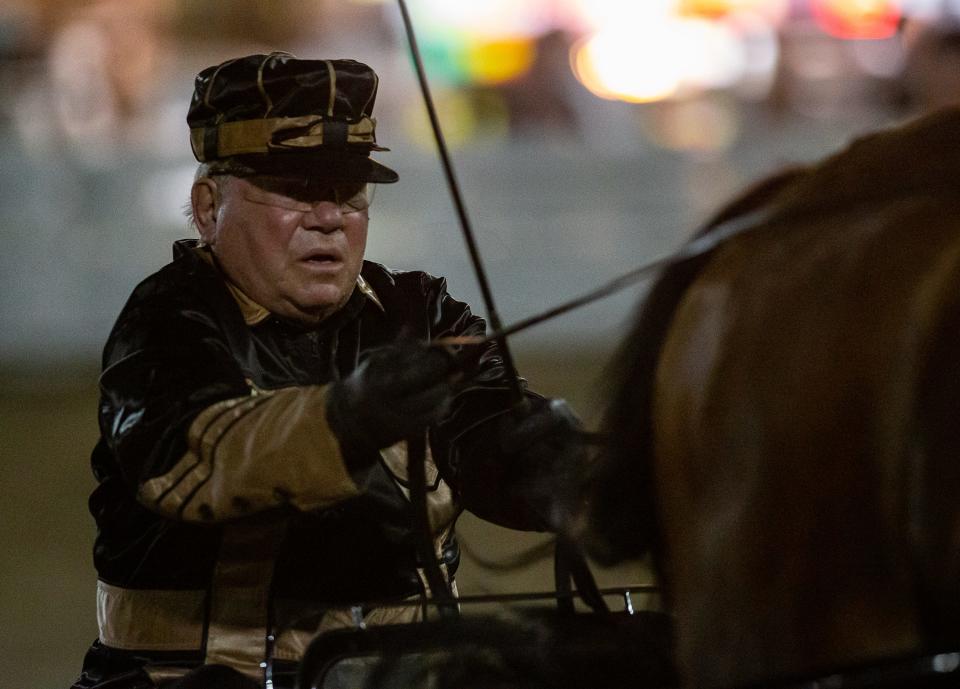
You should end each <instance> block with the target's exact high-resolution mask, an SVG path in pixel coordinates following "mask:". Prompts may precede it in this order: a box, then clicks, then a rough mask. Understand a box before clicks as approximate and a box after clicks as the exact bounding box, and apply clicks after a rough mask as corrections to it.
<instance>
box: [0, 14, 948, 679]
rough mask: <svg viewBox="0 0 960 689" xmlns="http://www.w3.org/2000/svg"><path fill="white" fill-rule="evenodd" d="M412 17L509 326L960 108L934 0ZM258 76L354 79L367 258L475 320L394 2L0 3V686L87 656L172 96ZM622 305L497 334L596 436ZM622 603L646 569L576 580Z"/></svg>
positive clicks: (469, 574)
mask: <svg viewBox="0 0 960 689" xmlns="http://www.w3.org/2000/svg"><path fill="white" fill-rule="evenodd" d="M409 3H410V7H411V12H412V14H413V19H414V22H415V24H416V26H417V29H418V32H419V38H420V42H421V47H422V49H423V52H424V54H425V60H426V67H427V71H428V74H429V76H430V79H431V83H432V87H433V90H434V95H435V98H436V100H437V107H438V110H439V114H440V118H441V120H442V123H443V126H444V131H445V134H446V137H447V139H448V142H449V143H450V145H451V147H452V151H453V158H454V163H455V166H456V168H457V171H458V174H459V177H460V181H461V183H462V185H463V190H464V195H465V198H466V202H467V205H468V208H469V209H470V213H471V216H472V219H473V222H474V225H475V229H476V231H477V233H478V240H479V244H480V249H481V252H482V254H483V256H484V257H485V259H486V261H487V264H488V265H487V269H488V271H489V273H490V276H491V278H492V280H493V282H494V291H495V294H496V297H497V299H498V307H499V309H500V311H501V316H502V317H503V318H504V320H505V321H507V322H510V321H513V320H516V319H518V318H521V317H523V316H526V315H529V314H531V313H534V312H536V311H538V310H540V309H543V308H545V307H547V306H549V305H553V304H556V303H557V302H559V301H561V300H563V299H566V298H570V297H573V296H576V295H577V294H579V293H581V292H584V291H586V290H588V289H590V288H592V287H594V286H596V285H598V284H600V283H601V282H603V281H605V280H606V279H609V278H611V277H613V276H615V275H617V274H619V273H621V272H624V271H626V270H628V269H630V268H632V267H634V266H636V265H638V264H640V263H642V262H644V261H646V260H649V259H651V258H654V257H656V256H659V255H662V254H664V253H667V252H669V251H671V250H672V249H674V248H676V247H677V246H678V245H679V244H680V243H681V242H683V240H684V239H685V238H686V237H687V236H688V235H689V234H690V233H691V232H692V231H693V230H694V229H695V227H696V226H697V224H698V223H699V222H702V221H703V220H704V219H705V218H706V217H707V216H708V215H709V214H710V213H711V212H712V211H713V210H715V209H716V208H717V207H718V206H719V205H720V204H722V203H723V202H724V201H725V200H726V199H729V198H730V197H731V195H732V194H734V193H735V192H737V191H738V190H739V189H741V188H742V187H743V186H744V185H745V184H747V183H749V182H750V181H752V180H755V179H757V178H759V177H761V176H763V175H765V174H768V173H771V172H773V171H775V170H777V169H778V168H781V167H783V166H784V165H788V164H790V163H796V162H803V161H809V160H812V159H816V158H818V157H821V156H823V155H825V154H827V153H829V152H831V151H833V150H835V149H836V148H837V147H839V146H841V145H843V144H844V143H845V142H846V141H848V140H849V139H850V138H851V137H853V136H855V135H857V134H858V133H861V132H864V131H866V130H869V129H873V128H876V127H878V126H884V125H887V124H890V123H892V122H895V121H898V120H901V119H903V118H906V117H910V116H912V115H914V114H916V113H919V112H921V111H924V110H928V109H931V108H935V107H939V106H942V105H945V104H948V103H951V102H953V101H955V100H956V99H958V98H960V0H899V1H897V0H486V1H485V2H476V1H474V0H409ZM271 50H285V51H289V52H292V53H294V54H296V55H297V56H299V57H308V58H318V57H352V58H357V59H360V60H362V61H364V62H367V63H369V64H370V65H372V66H373V67H374V68H375V69H376V70H377V71H378V72H379V74H380V76H381V83H380V92H379V96H378V103H377V108H376V114H377V117H378V120H379V132H378V138H379V140H380V142H381V143H383V144H384V145H387V146H389V147H390V148H391V149H392V151H391V152H389V153H383V154H380V157H381V159H382V160H383V161H384V162H386V163H387V164H388V165H390V166H391V167H394V168H395V169H397V170H398V171H399V173H400V178H401V180H400V182H399V183H398V184H396V185H392V186H386V187H383V188H381V189H379V190H378V191H377V194H376V197H375V199H374V205H373V207H372V209H371V216H372V219H371V233H370V241H369V249H368V257H369V258H371V259H373V260H377V261H380V262H382V263H385V264H387V265H389V266H391V267H395V268H401V269H403V268H414V267H417V268H422V269H426V270H428V271H430V272H433V273H436V274H442V275H446V276H447V277H448V279H449V282H450V286H451V291H452V292H453V293H454V294H455V295H457V296H458V297H460V298H462V299H465V300H467V301H469V302H471V303H473V304H474V305H475V307H476V308H477V310H478V311H480V312H482V311H483V309H482V307H481V300H480V298H479V293H478V288H477V285H476V283H475V281H474V278H473V275H472V272H471V269H470V267H469V263H468V261H467V258H466V251H465V249H464V246H463V242H462V239H461V237H460V234H459V230H458V228H457V226H456V222H455V217H454V213H453V210H452V205H451V203H450V201H449V197H448V194H447V189H446V186H445V182H444V180H443V178H442V176H441V173H440V166H439V163H438V160H437V157H436V154H435V149H434V144H433V139H432V136H431V134H430V130H429V126H428V122H427V119H426V115H425V111H424V107H423V103H422V101H421V99H420V95H419V92H418V90H417V87H416V83H415V79H414V75H413V71H412V65H411V62H410V59H409V57H408V52H407V49H406V44H405V38H404V36H403V33H402V27H401V24H400V20H399V13H398V10H397V7H396V5H395V3H393V2H387V1H382V2H381V1H376V0H270V1H269V2H266V1H265V0H230V1H229V2H228V1H226V0H222V1H213V0H209V1H203V0H100V1H90V2H83V1H81V0H74V1H69V0H3V3H2V5H0V94H2V98H0V233H2V247H3V250H2V252H0V319H2V323H3V327H2V328H0V449H2V453H3V455H2V456H3V467H4V471H3V472H2V475H0V486H2V493H0V495H2V499H0V538H2V546H3V550H2V556H0V557H2V560H0V617H2V619H3V620H4V624H3V635H2V637H0V668H2V671H3V679H2V680H0V684H3V686H10V687H18V688H20V689H33V688H38V689H39V688H40V687H47V688H49V687H57V686H61V687H65V686H68V684H69V683H70V681H72V679H73V677H74V675H75V674H76V673H77V672H78V670H79V667H80V662H81V659H82V655H83V653H84V650H85V648H86V646H87V645H88V644H89V642H90V641H91V640H92V639H93V638H94V637H95V635H96V624H95V616H94V605H93V603H94V597H93V592H94V581H95V579H94V576H95V575H94V571H93V568H92V564H91V556H90V550H91V542H92V538H93V526H92V522H91V519H90V518H89V516H88V515H87V513H86V496H87V494H88V492H89V490H90V488H91V487H92V483H93V479H92V477H91V476H90V472H89V468H88V455H89V451H90V449H91V448H92V446H93V444H94V442H95V439H96V434H97V429H96V394H97V381H96V379H97V369H98V365H99V351H100V347H101V346H102V343H103V341H104V340H105V338H106V335H107V333H108V331H109V329H110V327H111V325H112V322H113V319H114V318H115V317H116V314H117V313H118V311H119V309H120V308H121V306H122V305H123V302H124V301H125V299H126V297H127V295H128V294H129V292H130V290H131V289H132V288H133V286H134V285H135V284H136V283H137V282H138V281H139V280H140V279H142V278H143V277H144V276H146V275H147V274H149V273H150V272H152V271H154V270H156V269H157V268H159V267H160V266H162V265H163V264H164V263H166V262H167V261H168V260H169V257H170V246H171V243H172V242H173V240H175V239H177V238H180V237H185V236H192V234H193V233H192V231H191V230H190V228H189V227H188V224H187V220H186V217H185V216H184V212H183V207H184V203H185V202H186V200H187V197H188V193H189V186H190V181H191V177H192V174H193V171H194V168H195V163H194V162H193V160H192V157H191V154H190V150H189V145H188V135H187V127H186V124H185V115H186V111H187V106H188V103H189V99H190V95H191V92H192V80H193V77H194V75H195V74H196V73H197V72H198V71H200V70H201V69H203V68H204V67H206V66H208V65H211V64H215V63H218V62H220V61H222V60H225V59H227V58H230V57H235V56H237V55H242V54H248V53H254V52H269V51H271ZM643 290H644V286H643V285H640V286H638V287H637V288H636V289H634V290H629V291H627V292H625V293H622V294H620V295H618V296H616V297H614V298H611V299H609V300H606V301H604V302H601V303H597V304H595V305H593V306H590V307H588V308H586V309H583V310H582V311H580V312H577V313H575V314H572V315H570V316H567V317H564V318H562V319H559V320H556V321H554V322H551V323H549V324H545V325H543V326H541V327H539V328H536V329H533V330H530V331H528V332H527V333H524V334H522V335H519V336H517V337H516V339H515V341H514V346H515V347H516V349H517V357H518V359H519V362H520V365H521V370H522V371H523V372H524V373H525V375H526V376H527V377H528V378H529V379H530V381H531V383H532V385H533V386H534V387H535V388H537V389H539V390H541V391H543V392H544V393H546V394H549V395H559V396H563V397H566V398H568V399H570V400H571V401H572V402H573V404H574V406H575V407H576V408H577V409H578V410H579V411H580V412H581V413H582V415H583V416H584V417H585V418H586V419H587V421H588V424H589V425H591V426H596V424H597V421H598V419H599V417H600V414H601V412H602V407H603V400H604V399H605V398H606V397H607V395H608V389H609V384H608V381H607V380H606V379H605V377H604V376H605V370H606V366H607V364H608V361H609V360H610V358H611V355H612V352H613V351H614V348H615V346H616V343H617V341H618V340H619V338H620V337H621V334H622V332H623V328H624V325H625V323H627V322H628V321H629V319H630V316H631V312H632V310H633V308H634V307H635V304H636V302H637V301H638V299H639V298H640V296H641V295H642V293H643ZM461 536H462V540H463V541H464V544H465V547H466V549H467V551H468V552H467V554H466V555H465V558H464V564H463V568H462V574H461V576H460V583H461V590H462V591H463V592H464V593H483V592H489V591H514V592H515V591H543V590H547V589H549V588H551V586H552V580H551V578H550V575H549V561H545V562H543V561H542V562H540V563H537V564H534V565H530V566H524V567H521V568H513V569H510V568H507V569H505V570H504V569H503V568H500V569H497V568H495V567H494V568H491V567H490V566H489V565H490V564H491V563H493V564H496V563H497V562H500V563H501V564H502V563H504V562H505V561H508V560H510V559H511V558H513V557H515V556H517V555H518V554H520V553H522V552H523V551H524V550H525V549H527V548H529V547H533V546H536V545H537V544H539V543H541V542H542V537H538V536H530V535H518V534H514V533H511V532H509V531H506V530H502V529H496V528H491V527H488V526H485V525H483V524H481V523H479V522H477V521H476V520H473V519H470V518H465V519H464V520H463V523H462V528H461ZM485 561H490V562H485ZM645 581H648V575H647V573H646V571H645V569H644V567H643V563H629V565H628V566H624V567H619V568H616V569H615V570H609V571H603V572H601V583H603V584H610V585H612V584H630V583H642V582H645ZM653 603H654V604H655V601H654V602H653Z"/></svg>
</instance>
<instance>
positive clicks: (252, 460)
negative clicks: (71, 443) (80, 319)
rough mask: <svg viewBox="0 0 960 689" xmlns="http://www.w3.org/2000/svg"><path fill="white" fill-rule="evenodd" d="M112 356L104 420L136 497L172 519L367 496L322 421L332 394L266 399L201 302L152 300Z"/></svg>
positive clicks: (274, 394) (131, 313)
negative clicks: (198, 305) (191, 303)
mask: <svg viewBox="0 0 960 689" xmlns="http://www.w3.org/2000/svg"><path fill="white" fill-rule="evenodd" d="M145 291H147V290H146V289H145V288H143V287H141V288H140V289H138V292H135V293H134V296H133V297H132V298H131V301H130V303H129V304H128V306H127V307H126V308H125V309H124V312H123V313H122V314H121V316H120V319H119V320H118V322H117V325H116V326H115V327H114V331H113V333H112V334H111V337H110V340H109V341H108V343H107V347H106V350H105V353H104V371H103V374H102V375H101V378H100V386H101V403H100V410H99V421H100V428H101V433H102V436H103V438H104V440H105V442H106V444H107V446H108V447H109V448H110V450H111V452H112V455H113V457H114V458H115V461H116V462H117V464H118V468H119V472H120V474H121V476H122V477H123V479H124V482H125V483H126V484H127V486H128V487H129V489H130V490H131V492H132V493H133V494H135V495H136V497H137V499H138V500H139V501H140V502H141V503H142V504H144V505H145V506H146V507H148V508H149V509H151V510H154V511H156V512H159V513H160V514H162V515H163V516H166V517H169V518H173V519H179V520H186V521H208V522H209V521H220V520H224V519H230V518H235V517H240V516H244V515H246V514H250V513H254V512H258V511H262V510H266V509H270V508H275V507H279V506H283V505H292V506H294V507H296V508H299V509H302V510H310V509H317V508H321V507H325V506H328V505H330V504H333V503H335V502H338V501H340V500H343V499H345V498H348V497H351V496H353V495H356V494H357V493H358V492H359V489H358V487H357V485H356V483H355V481H354V480H353V477H352V476H351V474H350V472H349V470H348V469H347V467H346V465H345V462H344V459H343V457H342V456H341V453H340V448H339V444H338V442H337V440H336V438H335V436H334V435H333V433H332V432H331V430H330V428H329V426H328V425H327V423H326V418H325V415H324V409H325V404H324V402H325V398H326V387H325V386H305V387H292V388H287V389H281V390H275V391H260V390H257V389H256V388H254V387H253V386H252V384H251V383H249V381H248V380H247V378H246V377H245V375H244V372H243V371H242V370H241V369H240V367H239V365H238V364H237V362H236V361H235V359H234V358H233V356H232V355H231V351H230V348H229V346H228V343H227V339H226V336H225V333H224V332H223V329H222V326H221V325H220V323H219V322H218V321H217V320H216V319H214V318H213V317H211V316H210V315H209V313H205V312H204V310H203V309H201V308H198V307H197V306H196V305H192V306H190V307H188V306H186V305H183V304H179V305H178V304H177V302H176V300H173V301H172V302H171V300H170V299H169V298H161V296H158V295H155V294H144V292H145Z"/></svg>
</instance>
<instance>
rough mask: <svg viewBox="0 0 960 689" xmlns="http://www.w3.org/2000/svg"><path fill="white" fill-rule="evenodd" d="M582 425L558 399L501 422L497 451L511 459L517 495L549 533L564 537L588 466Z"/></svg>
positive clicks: (538, 403)
mask: <svg viewBox="0 0 960 689" xmlns="http://www.w3.org/2000/svg"><path fill="white" fill-rule="evenodd" d="M582 429H583V424H582V423H581V422H580V419H578V418H577V416H576V414H574V413H573V410H571V409H570V406H569V405H568V404H567V402H566V400H562V399H546V400H536V401H533V402H532V406H531V408H530V409H529V410H528V411H526V412H525V413H523V414H521V415H518V414H515V413H513V414H507V415H504V416H503V417H502V418H501V419H500V424H499V429H498V430H499V437H500V446H501V448H502V450H503V451H504V453H506V454H507V455H510V456H513V457H514V460H513V465H514V466H515V467H516V471H517V485H516V486H515V488H516V489H519V490H521V491H523V493H524V501H525V502H526V503H527V504H528V505H529V507H530V509H531V511H532V512H533V513H534V514H536V515H537V517H538V518H539V520H540V521H541V522H542V527H543V528H547V529H549V530H551V531H565V530H566V529H567V527H568V524H569V523H570V521H571V519H572V518H573V517H574V516H575V514H576V513H577V512H578V510H579V509H580V503H581V502H582V495H583V476H584V474H585V471H586V465H587V461H588V459H589V458H588V453H587V449H586V447H585V446H584V444H583V443H582V438H581V431H582Z"/></svg>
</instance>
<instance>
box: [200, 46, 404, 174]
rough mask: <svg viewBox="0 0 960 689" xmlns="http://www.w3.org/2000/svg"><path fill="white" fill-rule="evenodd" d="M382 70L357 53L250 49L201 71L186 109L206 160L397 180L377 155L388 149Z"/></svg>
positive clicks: (253, 168)
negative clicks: (382, 120)
mask: <svg viewBox="0 0 960 689" xmlns="http://www.w3.org/2000/svg"><path fill="white" fill-rule="evenodd" d="M378 82H379V80H378V78H377V74H376V72H374V71H373V69H371V68H370V67H368V66H367V65H365V64H363V63H362V62H357V61H356V60H300V59H297V58H295V57H293V56H292V55H290V54H288V53H271V54H269V55H248V56H246V57H241V58H236V59H234V60H228V61H227V62H224V63H222V64H220V65H215V66H213V67H208V68H207V69H205V70H203V71H202V72H200V73H199V74H198V75H197V78H196V83H195V85H194V91H193V101H192V102H191V104H190V111H189V112H188V113H187V124H189V125H190V143H191V146H192V148H193V154H194V156H195V157H196V159H197V160H198V161H200V162H213V161H218V160H219V161H223V160H227V159H229V160H230V162H231V167H232V168H233V169H235V170H249V172H250V174H254V173H268V174H297V175H309V176H315V177H329V178H335V179H339V180H343V181H361V182H381V183H389V182H396V181H397V173H396V172H394V171H393V170H391V169H390V168H388V167H386V166H384V165H381V164H380V163H378V162H376V161H375V160H373V159H372V158H370V152H371V151H385V150H388V149H385V148H383V147H381V146H378V145H377V141H376V120H375V119H374V118H373V117H372V113H373V104H374V101H375V100H376V97H377V85H378Z"/></svg>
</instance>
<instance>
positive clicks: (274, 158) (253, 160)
mask: <svg viewBox="0 0 960 689" xmlns="http://www.w3.org/2000/svg"><path fill="white" fill-rule="evenodd" d="M235 162H236V163H239V164H240V165H242V166H243V167H244V168H247V169H248V170H249V171H250V172H249V174H265V175H297V176H304V177H311V178H315V179H329V180H332V181H340V182H372V183H376V184H392V183H393V182H396V181H397V180H398V179H399V178H400V176H399V175H398V174H397V173H396V172H395V171H394V170H391V169H390V168H388V167H387V166H386V165H383V164H382V163H378V162H377V161H376V160H374V159H373V158H370V157H368V156H366V155H356V154H347V155H336V156H334V155H330V154H329V153H325V154H322V155H320V154H316V153H310V154H307V153H274V154H263V155H261V154H256V155H243V156H235Z"/></svg>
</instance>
